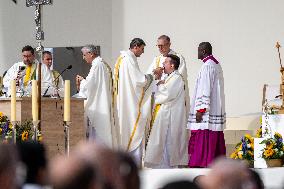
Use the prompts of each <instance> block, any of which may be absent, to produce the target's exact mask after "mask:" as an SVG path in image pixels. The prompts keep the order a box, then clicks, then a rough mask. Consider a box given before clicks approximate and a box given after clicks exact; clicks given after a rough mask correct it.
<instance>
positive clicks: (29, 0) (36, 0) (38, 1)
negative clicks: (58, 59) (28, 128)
mask: <svg viewBox="0 0 284 189" xmlns="http://www.w3.org/2000/svg"><path fill="white" fill-rule="evenodd" d="M51 4H52V0H26V6H27V7H31V6H35V17H34V18H35V23H36V40H37V43H38V46H37V47H36V53H37V54H38V57H39V59H40V60H39V62H40V64H39V67H38V74H37V75H38V119H39V120H41V61H42V52H43V49H44V48H43V46H42V44H41V42H42V41H43V40H44V32H43V30H42V25H41V8H42V7H41V6H42V5H51ZM38 126H39V129H40V123H39V125H38Z"/></svg>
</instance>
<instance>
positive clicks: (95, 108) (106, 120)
mask: <svg viewBox="0 0 284 189" xmlns="http://www.w3.org/2000/svg"><path fill="white" fill-rule="evenodd" d="M81 51H82V54H83V59H84V60H85V61H86V62H87V63H88V64H91V69H90V72H89V74H88V76H87V77H86V79H84V78H83V77H82V76H80V75H77V76H76V83H77V89H78V90H79V95H80V96H82V97H85V98H87V100H86V101H85V116H86V118H87V120H88V121H87V135H88V136H89V138H91V139H95V140H96V141H97V142H100V143H102V144H104V145H107V146H108V147H110V148H115V147H117V132H116V129H115V125H114V116H113V107H112V104H113V103H112V102H113V101H112V100H113V99H112V72H111V68H110V67H109V65H108V64H107V63H106V62H104V61H103V59H102V58H101V57H100V56H99V55H98V52H97V49H96V47H95V46H94V45H86V46H84V47H83V48H82V50H81Z"/></svg>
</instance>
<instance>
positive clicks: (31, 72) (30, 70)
mask: <svg viewBox="0 0 284 189" xmlns="http://www.w3.org/2000/svg"><path fill="white" fill-rule="evenodd" d="M35 69H36V64H35V63H33V64H32V65H31V66H27V67H26V75H25V77H24V86H25V87H26V86H27V85H28V82H29V81H30V80H31V79H35Z"/></svg>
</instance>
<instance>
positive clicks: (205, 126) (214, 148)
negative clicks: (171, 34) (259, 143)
mask: <svg viewBox="0 0 284 189" xmlns="http://www.w3.org/2000/svg"><path fill="white" fill-rule="evenodd" d="M198 59H200V60H202V61H203V65H202V67H201V70H200V72H199V74H198V76H197V80H196V84H195V89H194V91H193V96H192V100H191V103H192V104H191V108H190V114H189V119H188V126H187V127H188V129H190V130H191V137H190V140H189V156H190V157H189V158H190V160H189V166H190V167H207V166H208V165H209V164H210V163H211V162H212V161H213V160H214V159H215V158H216V157H217V156H220V155H225V153H226V149H225V140H224V133H223V130H224V128H225V124H226V113H225V94H224V78H223V71H222V68H221V65H220V63H219V62H218V61H217V60H216V59H215V58H214V56H213V55H212V46H211V44H210V43H209V42H202V43H200V44H199V47H198Z"/></svg>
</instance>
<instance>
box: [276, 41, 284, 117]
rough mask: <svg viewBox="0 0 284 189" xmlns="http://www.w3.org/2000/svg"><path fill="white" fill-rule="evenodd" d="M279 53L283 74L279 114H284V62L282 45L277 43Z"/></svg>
mask: <svg viewBox="0 0 284 189" xmlns="http://www.w3.org/2000/svg"><path fill="white" fill-rule="evenodd" d="M275 47H276V48H277V51H278V58H279V63H280V72H281V84H280V95H281V98H282V105H281V107H280V110H279V112H278V113H279V114H284V67H283V66H282V61H281V55H280V47H281V46H280V44H279V43H278V42H277V43H276V46H275Z"/></svg>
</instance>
